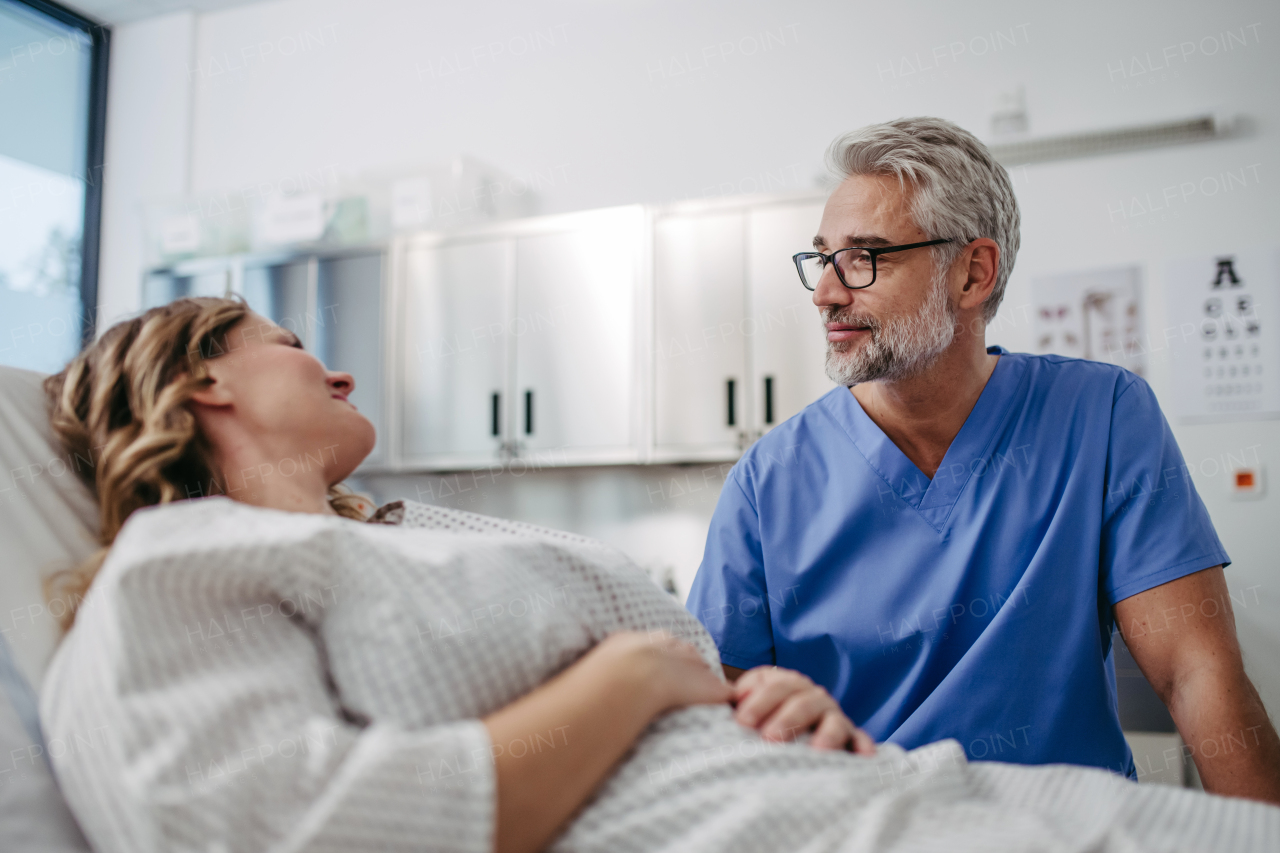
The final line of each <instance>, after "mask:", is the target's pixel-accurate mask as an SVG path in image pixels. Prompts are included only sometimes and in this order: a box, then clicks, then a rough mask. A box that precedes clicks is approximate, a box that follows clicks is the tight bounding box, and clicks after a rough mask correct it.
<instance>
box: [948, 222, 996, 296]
mask: <svg viewBox="0 0 1280 853" xmlns="http://www.w3.org/2000/svg"><path fill="white" fill-rule="evenodd" d="M961 266H962V268H963V270H964V274H965V279H964V283H963V284H962V285H961V293H960V299H959V304H958V307H960V308H973V307H976V306H978V305H981V304H982V303H983V302H984V301H986V298H987V297H988V296H990V295H991V291H992V290H994V289H995V286H996V273H997V272H998V271H999V269H1000V246H999V245H997V244H996V241H995V240H992V239H989V238H987V237H979V238H978V239H977V240H974V241H973V242H972V243H971V244H969V246H968V247H967V248H966V249H965V254H964V255H962V256H961Z"/></svg>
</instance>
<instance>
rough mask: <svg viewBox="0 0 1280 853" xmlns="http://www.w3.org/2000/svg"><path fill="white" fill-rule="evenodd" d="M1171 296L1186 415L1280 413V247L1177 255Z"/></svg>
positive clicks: (1175, 360)
mask: <svg viewBox="0 0 1280 853" xmlns="http://www.w3.org/2000/svg"><path fill="white" fill-rule="evenodd" d="M1165 298H1166V299H1167V300H1168V317H1169V327H1170V328H1169V330H1167V332H1166V337H1168V335H1169V334H1170V333H1172V334H1173V338H1172V340H1171V341H1170V357H1171V367H1172V369H1173V388H1174V395H1175V396H1174V400H1175V403H1176V405H1177V412H1178V415H1179V417H1180V419H1181V420H1183V421H1186V422H1191V423H1195V422H1205V421H1222V420H1253V419H1256V418H1267V417H1276V416H1280V383H1277V381H1276V373H1277V368H1280V340H1278V338H1277V332H1278V331H1280V249H1276V248H1274V247H1273V248H1256V249H1247V250H1244V251H1241V252H1235V253H1222V254H1216V255H1200V256H1195V257H1189V258H1181V259H1178V260H1175V261H1171V262H1170V263H1169V265H1168V267H1167V269H1166V273H1165Z"/></svg>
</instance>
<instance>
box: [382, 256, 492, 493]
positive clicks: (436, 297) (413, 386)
mask: <svg viewBox="0 0 1280 853" xmlns="http://www.w3.org/2000/svg"><path fill="white" fill-rule="evenodd" d="M403 267H404V275H405V280H404V288H403V292H404V299H405V305H404V317H403V322H404V326H403V329H404V334H403V337H402V342H403V343H402V354H401V358H402V359H403V361H402V363H403V366H404V370H403V382H404V384H403V393H404V397H403V428H404V434H403V443H404V456H405V461H407V462H415V463H422V464H426V465H429V466H431V467H444V468H448V467H459V468H461V467H469V466H487V465H491V464H493V463H494V462H497V461H499V460H500V458H501V449H502V446H503V441H504V440H505V430H504V426H503V424H504V421H505V419H506V417H507V410H508V408H509V405H510V401H509V400H508V399H507V396H506V393H505V385H506V375H507V370H506V367H507V358H508V355H507V353H508V345H509V339H510V329H511V324H510V311H509V309H508V305H509V304H510V303H509V299H510V296H509V294H510V290H511V277H512V245H511V242H510V241H509V240H505V239H490V240H477V241H473V242H455V243H446V244H442V245H435V246H426V245H421V244H410V245H409V246H408V248H407V249H406V255H405V258H404V265H403Z"/></svg>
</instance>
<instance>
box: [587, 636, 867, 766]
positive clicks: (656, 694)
mask: <svg viewBox="0 0 1280 853" xmlns="http://www.w3.org/2000/svg"><path fill="white" fill-rule="evenodd" d="M591 654H592V655H595V656H599V657H601V658H603V659H604V660H605V662H606V663H607V668H609V669H614V670H615V671H617V670H620V671H622V672H627V673H629V674H630V677H632V678H636V679H639V683H640V684H643V685H644V688H645V689H644V691H643V693H644V696H645V697H646V700H647V701H648V702H649V703H651V704H652V707H651V708H649V711H650V712H651V713H653V714H655V715H656V714H659V713H662V712H664V711H669V710H672V709H674V708H682V707H685V706H688V705H704V704H705V705H715V704H720V703H728V704H730V705H732V706H733V708H734V718H735V719H736V720H737V721H738V723H739V724H741V725H743V726H746V727H748V728H752V729H755V730H757V731H758V732H760V735H761V737H763V738H764V739H765V740H771V741H779V742H783V741H792V740H795V739H796V738H797V737H799V736H800V735H802V734H805V733H806V732H812V733H813V736H812V738H810V740H809V745H810V746H813V747H815V748H816V749H834V750H841V749H843V750H849V751H852V752H855V753H858V754H860V755H874V754H875V751H876V746H875V742H874V741H873V740H872V739H871V738H870V736H868V735H867V733H866V732H864V731H862V730H861V729H859V728H857V727H856V726H855V725H854V724H853V722H852V721H851V720H850V719H849V718H848V717H846V716H845V715H844V712H843V711H842V710H840V706H839V705H838V704H837V703H836V700H835V699H833V698H832V697H831V694H830V693H828V692H827V691H826V690H825V689H824V688H822V687H821V686H819V685H817V684H814V683H813V681H812V680H811V679H810V678H809V677H808V676H806V675H804V674H803V673H800V672H796V671H795V670H792V669H782V668H780V667H776V666H758V667H756V668H754V669H749V670H746V671H745V672H742V673H741V675H739V676H738V678H737V679H736V680H735V681H732V682H728V683H726V682H725V681H723V680H721V679H720V677H719V676H718V675H717V674H716V673H714V672H712V671H711V668H710V667H708V666H707V662H706V661H705V660H703V658H702V655H701V654H700V653H699V652H698V650H697V649H696V648H695V647H694V646H692V645H691V644H689V643H686V642H684V641H683V640H679V639H676V638H675V637H673V636H671V635H670V634H668V633H667V632H665V631H655V632H652V633H649V632H639V631H619V632H616V633H614V634H612V635H610V636H609V637H607V638H605V639H604V640H603V641H601V642H600V643H599V644H598V645H597V646H596V647H595V649H593V651H592V653H591Z"/></svg>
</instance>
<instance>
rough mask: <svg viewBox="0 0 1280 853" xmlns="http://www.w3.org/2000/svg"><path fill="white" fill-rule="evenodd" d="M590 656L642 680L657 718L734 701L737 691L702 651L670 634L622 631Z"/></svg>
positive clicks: (606, 639)
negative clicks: (670, 713)
mask: <svg viewBox="0 0 1280 853" xmlns="http://www.w3.org/2000/svg"><path fill="white" fill-rule="evenodd" d="M588 657H596V658H598V659H599V662H600V663H601V664H604V665H607V666H608V667H609V668H610V669H612V670H614V671H615V672H621V673H627V674H630V675H633V676H634V677H635V678H637V679H639V681H640V683H641V684H642V685H643V686H644V688H645V696H646V698H648V699H651V700H652V701H653V703H654V705H653V707H652V711H653V714H654V716H657V715H658V714H661V713H664V712H666V711H670V710H673V709H675V708H683V707H686V706H688V705H717V704H720V703H722V702H729V701H730V700H731V699H732V698H733V688H732V687H731V686H730V685H728V684H726V683H724V682H723V681H721V680H720V678H719V677H718V676H717V675H716V674H715V672H714V671H713V670H712V669H711V667H710V666H709V665H708V664H707V662H706V661H705V660H704V659H703V657H702V655H701V654H699V652H698V650H697V649H696V648H695V647H694V646H692V645H690V644H689V643H686V642H684V641H683V640H678V639H676V638H675V637H673V636H671V635H670V634H668V633H667V632H666V631H653V632H645V631H618V632H616V633H613V634H610V635H609V636H608V637H605V638H604V639H603V640H602V641H600V642H599V643H597V644H596V646H595V648H593V649H592V650H591V652H590V653H589V655H588ZM584 660H585V659H584Z"/></svg>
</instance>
